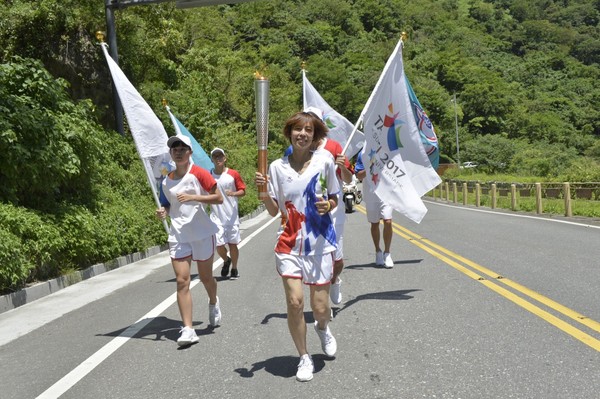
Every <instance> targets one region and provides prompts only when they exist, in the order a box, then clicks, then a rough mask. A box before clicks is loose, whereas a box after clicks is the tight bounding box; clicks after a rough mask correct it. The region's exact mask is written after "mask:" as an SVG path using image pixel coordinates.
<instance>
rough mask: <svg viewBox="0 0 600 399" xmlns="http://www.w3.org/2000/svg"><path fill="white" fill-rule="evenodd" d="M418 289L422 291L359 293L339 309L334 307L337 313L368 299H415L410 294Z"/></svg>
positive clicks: (335, 313)
mask: <svg viewBox="0 0 600 399" xmlns="http://www.w3.org/2000/svg"><path fill="white" fill-rule="evenodd" d="M418 291H422V290H420V289H412V290H396V291H384V292H372V293H368V294H362V295H358V296H357V297H355V298H353V299H351V300H349V301H347V302H346V303H344V306H342V307H341V308H339V309H334V315H337V314H338V313H340V312H343V311H344V310H346V309H348V308H349V307H350V306H352V305H354V304H355V303H357V302H360V301H367V300H372V299H374V300H382V301H390V300H391V301H404V300H407V299H413V298H414V297H413V296H412V295H408V294H410V293H411V292H418Z"/></svg>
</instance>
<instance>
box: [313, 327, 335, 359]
mask: <svg viewBox="0 0 600 399" xmlns="http://www.w3.org/2000/svg"><path fill="white" fill-rule="evenodd" d="M315 331H316V332H317V334H318V335H319V339H320V340H321V349H323V353H325V354H326V355H327V356H329V357H333V356H335V352H337V342H336V340H335V337H334V336H333V335H332V334H331V331H330V330H329V326H327V327H325V330H320V329H319V325H318V322H317V321H315Z"/></svg>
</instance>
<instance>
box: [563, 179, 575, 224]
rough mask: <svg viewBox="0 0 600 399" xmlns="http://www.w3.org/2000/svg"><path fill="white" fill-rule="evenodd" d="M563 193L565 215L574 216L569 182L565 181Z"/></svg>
mask: <svg viewBox="0 0 600 399" xmlns="http://www.w3.org/2000/svg"><path fill="white" fill-rule="evenodd" d="M563 194H564V196H565V216H567V217H571V216H573V210H572V209H571V185H570V184H569V183H563Z"/></svg>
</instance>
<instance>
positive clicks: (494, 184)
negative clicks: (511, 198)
mask: <svg viewBox="0 0 600 399" xmlns="http://www.w3.org/2000/svg"><path fill="white" fill-rule="evenodd" d="M497 200H498V198H497V197H496V183H492V203H491V205H492V209H496V201H497Z"/></svg>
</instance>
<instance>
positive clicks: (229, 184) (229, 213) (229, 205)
mask: <svg viewBox="0 0 600 399" xmlns="http://www.w3.org/2000/svg"><path fill="white" fill-rule="evenodd" d="M210 157H211V158H212V161H213V164H214V165H215V168H214V169H213V170H211V174H212V176H213V178H214V179H215V180H216V181H217V185H218V187H219V191H221V193H222V194H223V203H222V204H213V205H211V215H210V217H211V220H212V221H213V222H214V223H215V224H216V225H217V227H218V228H219V231H218V232H217V234H216V238H217V242H216V244H217V253H218V254H219V256H220V257H221V258H222V259H223V267H222V268H221V277H227V275H228V274H229V273H230V267H231V275H230V278H231V279H232V280H237V279H238V278H239V272H238V259H239V250H238V244H239V243H240V241H241V239H240V218H239V211H238V199H239V198H240V197H243V196H244V195H246V185H245V184H244V181H243V180H242V177H241V176H240V174H239V172H238V171H236V170H233V169H231V168H228V167H226V166H225V163H226V162H227V156H226V155H225V151H224V150H223V149H222V148H218V147H217V148H215V149H213V150H212V151H211V152H210ZM226 245H227V246H228V247H229V254H228V253H227V248H226Z"/></svg>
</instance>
